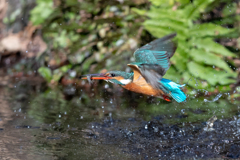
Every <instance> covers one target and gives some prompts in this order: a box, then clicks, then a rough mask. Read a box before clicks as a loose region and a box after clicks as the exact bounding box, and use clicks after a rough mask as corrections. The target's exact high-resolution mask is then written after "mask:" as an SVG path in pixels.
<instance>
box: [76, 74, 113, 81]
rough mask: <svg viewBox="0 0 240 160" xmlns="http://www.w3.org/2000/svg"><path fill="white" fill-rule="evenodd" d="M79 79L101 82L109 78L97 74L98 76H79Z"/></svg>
mask: <svg viewBox="0 0 240 160" xmlns="http://www.w3.org/2000/svg"><path fill="white" fill-rule="evenodd" d="M80 78H81V79H88V80H92V79H101V80H108V79H111V77H108V76H105V74H102V73H99V74H86V75H82V76H80Z"/></svg>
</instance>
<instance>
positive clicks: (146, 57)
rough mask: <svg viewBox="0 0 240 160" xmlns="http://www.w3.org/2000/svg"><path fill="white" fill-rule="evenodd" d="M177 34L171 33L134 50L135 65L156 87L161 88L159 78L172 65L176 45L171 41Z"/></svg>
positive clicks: (133, 64)
mask: <svg viewBox="0 0 240 160" xmlns="http://www.w3.org/2000/svg"><path fill="white" fill-rule="evenodd" d="M175 36H176V34H170V35H167V36H165V37H163V38H159V39H156V40H154V41H152V42H150V43H149V44H146V45H144V46H143V47H141V48H139V49H138V50H136V51H135V52H134V57H135V60H136V62H135V63H132V64H129V66H135V67H136V68H138V70H139V72H140V73H141V74H142V76H143V77H144V78H145V79H146V81H147V82H148V83H150V84H151V85H152V86H153V87H154V88H159V87H160V86H159V80H160V79H161V78H162V76H163V75H165V73H166V72H167V70H168V69H169V67H170V65H171V64H170V58H171V57H172V56H173V54H174V52H175V50H176V45H175V44H174V43H173V42H172V41H171V39H172V38H173V37H175Z"/></svg>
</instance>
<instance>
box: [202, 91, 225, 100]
mask: <svg viewBox="0 0 240 160" xmlns="http://www.w3.org/2000/svg"><path fill="white" fill-rule="evenodd" d="M221 97H222V94H221V93H219V94H218V95H217V96H216V97H215V98H214V99H213V100H212V101H209V100H207V99H204V100H203V101H204V102H216V101H217V100H218V99H219V98H221Z"/></svg>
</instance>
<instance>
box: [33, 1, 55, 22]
mask: <svg viewBox="0 0 240 160" xmlns="http://www.w3.org/2000/svg"><path fill="white" fill-rule="evenodd" d="M53 12H54V9H53V1H52V0H37V6H36V7H35V8H34V9H33V10H32V11H31V15H32V16H31V18H30V21H31V22H32V23H33V24H34V25H39V24H42V23H43V22H44V21H45V20H46V19H47V18H48V17H49V16H50V15H51V14H52V13H53Z"/></svg>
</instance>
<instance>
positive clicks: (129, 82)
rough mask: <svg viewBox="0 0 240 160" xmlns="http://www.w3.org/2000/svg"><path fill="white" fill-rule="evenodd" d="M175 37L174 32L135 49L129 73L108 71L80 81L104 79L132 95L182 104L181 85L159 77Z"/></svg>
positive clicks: (173, 51)
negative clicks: (132, 93)
mask: <svg viewBox="0 0 240 160" xmlns="http://www.w3.org/2000/svg"><path fill="white" fill-rule="evenodd" d="M175 36H176V33H173V34H169V35H167V36H165V37H162V38H159V39H156V40H154V41H152V42H150V43H148V44H146V45H144V46H142V47H141V48H139V49H137V50H136V51H135V52H134V54H133V56H134V58H135V62H133V63H130V64H128V66H129V67H131V68H132V70H133V72H131V73H127V72H123V71H109V72H106V73H99V74H87V75H82V76H81V79H88V80H89V81H91V80H105V81H107V82H111V83H115V84H119V85H120V86H122V87H123V88H125V89H127V90H130V91H133V92H136V93H141V94H145V95H149V96H154V97H158V98H161V99H164V100H166V101H169V102H170V101H171V98H173V99H174V100H176V101H177V102H179V103H180V102H184V101H185V100H186V95H185V94H184V92H183V91H182V90H181V89H182V87H184V86H185V85H180V84H177V83H175V82H173V81H171V80H169V79H165V78H163V76H164V75H165V73H166V72H167V70H168V69H169V67H170V65H171V63H170V58H171V57H172V56H173V55H174V53H175V51H176V48H177V46H176V44H175V43H174V42H173V41H172V38H174V37H175Z"/></svg>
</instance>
